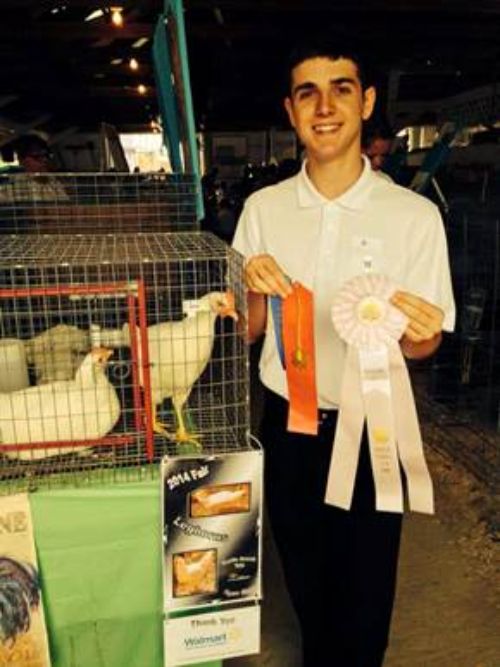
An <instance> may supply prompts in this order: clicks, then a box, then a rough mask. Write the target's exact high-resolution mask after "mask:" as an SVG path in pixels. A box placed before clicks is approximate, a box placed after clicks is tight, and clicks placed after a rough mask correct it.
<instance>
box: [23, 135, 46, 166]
mask: <svg viewBox="0 0 500 667" xmlns="http://www.w3.org/2000/svg"><path fill="white" fill-rule="evenodd" d="M14 151H15V152H16V154H17V157H18V159H21V160H22V159H24V158H25V157H27V156H29V155H33V154H35V153H47V155H48V154H49V153H50V150H49V145H48V143H47V142H46V141H45V140H44V139H42V137H39V136H38V135H37V134H25V135H23V136H22V137H19V138H18V139H17V140H16V141H15V142H14Z"/></svg>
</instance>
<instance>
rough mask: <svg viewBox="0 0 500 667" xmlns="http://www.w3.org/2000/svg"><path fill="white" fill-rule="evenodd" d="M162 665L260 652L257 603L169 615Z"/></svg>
mask: <svg viewBox="0 0 500 667" xmlns="http://www.w3.org/2000/svg"><path fill="white" fill-rule="evenodd" d="M164 634H165V637H164V639H165V667H175V666H177V665H192V664H197V663H199V662H203V661H206V660H216V659H219V660H222V659H226V658H237V657H238V656H242V655H252V654H254V653H259V651H260V606H259V605H258V604H251V605H248V606H245V607H241V608H238V609H225V610H224V611H217V612H210V613H208V614H196V615H190V616H182V617H180V618H169V619H168V620H166V621H165V627H164Z"/></svg>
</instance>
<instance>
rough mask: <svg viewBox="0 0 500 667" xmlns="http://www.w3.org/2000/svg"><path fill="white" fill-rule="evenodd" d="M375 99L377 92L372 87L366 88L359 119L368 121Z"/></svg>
mask: <svg viewBox="0 0 500 667" xmlns="http://www.w3.org/2000/svg"><path fill="white" fill-rule="evenodd" d="M376 99H377V92H376V90H375V88H374V87H373V86H370V87H369V88H367V89H366V90H365V91H364V93H363V108H362V110H361V117H362V119H363V120H368V118H370V116H371V115H372V113H373V108H374V107H375V100H376Z"/></svg>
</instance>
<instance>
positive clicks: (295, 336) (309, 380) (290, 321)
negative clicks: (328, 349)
mask: <svg viewBox="0 0 500 667" xmlns="http://www.w3.org/2000/svg"><path fill="white" fill-rule="evenodd" d="M292 290H293V291H292V293H291V294H290V295H289V296H288V297H287V298H286V299H285V300H284V301H283V302H282V327H281V335H282V340H283V351H284V354H283V356H284V360H285V364H284V365H285V371H286V379H287V384H288V400H289V411H288V425H287V428H288V430H289V431H292V432H294V433H305V434H308V435H316V434H317V432H318V400H317V392H316V362H315V353H314V302H313V294H312V292H311V291H310V290H308V289H307V288H305V287H303V286H302V285H300V284H299V283H293V284H292ZM275 328H276V322H275ZM278 349H279V348H278Z"/></svg>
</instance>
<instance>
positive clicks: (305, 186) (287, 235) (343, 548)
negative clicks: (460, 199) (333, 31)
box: [234, 44, 454, 667]
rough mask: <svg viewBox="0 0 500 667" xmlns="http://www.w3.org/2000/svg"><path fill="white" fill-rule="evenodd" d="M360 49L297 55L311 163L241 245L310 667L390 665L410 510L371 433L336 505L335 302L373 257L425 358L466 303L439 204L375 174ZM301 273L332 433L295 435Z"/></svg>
mask: <svg viewBox="0 0 500 667" xmlns="http://www.w3.org/2000/svg"><path fill="white" fill-rule="evenodd" d="M368 83H369V82H367V81H365V79H364V72H363V69H362V66H361V63H360V61H359V59H358V58H357V56H355V55H353V54H352V53H350V52H349V51H347V50H345V49H339V50H335V44H334V45H333V48H332V49H331V48H330V47H329V46H328V47H326V48H325V47H323V46H319V47H314V48H312V49H306V50H303V51H301V52H296V53H295V55H294V57H293V59H292V60H291V63H290V92H289V95H288V96H287V98H286V99H285V108H286V110H287V113H288V116H289V119H290V122H291V124H292V126H293V127H294V128H295V130H296V132H297V134H298V136H299V139H300V140H301V142H302V144H303V145H304V147H305V151H306V160H305V162H304V164H303V166H302V171H301V172H300V173H299V174H298V175H296V176H294V177H293V178H290V179H288V180H286V181H283V182H281V183H279V184H278V185H274V186H271V187H268V188H264V189H263V190H260V191H258V192H256V193H254V194H253V195H252V196H251V197H249V199H248V200H247V202H246V205H245V208H244V210H243V213H242V216H241V218H240V221H239V223H238V228H237V231H236V235H235V239H234V247H235V248H236V249H237V250H239V251H240V252H242V253H243V254H244V255H245V256H246V258H247V260H246V264H245V280H246V284H247V287H248V290H249V291H248V302H249V337H250V339H251V340H255V339H256V338H258V337H259V336H260V335H261V334H262V333H264V332H265V331H266V329H267V333H266V338H265V341H264V347H263V352H262V357H261V362H260V375H261V379H262V382H263V383H264V386H265V408H264V417H263V423H262V429H261V438H262V441H263V444H264V448H265V451H266V466H265V469H266V493H267V496H266V497H267V505H268V510H269V514H270V519H271V526H272V529H273V533H274V536H275V539H276V542H277V545H278V549H279V552H280V555H281V558H282V562H283V566H284V572H285V577H286V582H287V586H288V589H289V592H290V595H291V598H292V602H293V604H294V607H295V610H296V612H297V615H298V618H299V621H300V625H301V630H302V643H303V654H304V665H305V666H306V667H323V666H325V667H380V665H382V662H383V657H384V652H385V649H386V646H387V641H388V632H389V624H390V617H391V611H392V605H393V598H394V589H395V579H396V566H397V557H398V549H399V537H400V529H401V516H400V515H399V514H396V513H389V512H376V511H375V498H374V484H373V478H372V472H371V465H370V461H369V453H368V447H367V442H366V435H364V437H363V443H362V450H361V455H360V461H359V465H358V472H357V478H356V484H355V491H354V497H353V502H352V507H351V509H350V510H349V511H345V510H342V509H338V508H336V507H333V506H329V505H326V504H325V503H324V497H325V488H326V481H327V474H328V466H329V461H330V456H331V448H332V442H333V437H334V434H335V425H336V418H337V408H338V405H339V395H340V384H341V378H342V372H343V364H344V358H345V351H346V350H345V345H344V343H343V342H342V341H341V340H340V339H339V338H338V336H337V335H336V333H335V331H334V329H333V326H332V324H331V319H330V308H331V304H332V300H333V298H334V295H335V293H336V292H337V290H338V289H339V288H340V287H341V286H342V285H343V283H344V282H345V281H347V280H348V279H349V278H352V277H354V276H355V275H358V274H361V273H363V272H364V271H366V270H367V268H370V269H371V270H372V271H374V272H377V273H383V274H385V275H387V276H388V277H390V278H391V279H392V280H393V281H394V282H395V283H396V284H397V285H398V286H400V287H401V291H398V292H397V293H396V294H395V296H394V297H393V303H394V305H396V306H397V307H398V308H400V309H401V310H402V311H403V312H404V313H405V314H406V315H407V316H408V318H409V324H408V327H407V329H406V331H405V334H404V336H403V338H402V340H401V349H402V351H403V353H404V354H405V355H406V356H407V357H408V358H413V359H416V358H424V357H426V356H428V355H430V354H432V353H433V352H434V351H435V350H436V349H437V347H438V346H439V343H440V340H441V331H442V329H446V330H451V329H452V328H453V323H454V303H453V296H452V292H451V284H450V275H449V267H448V258H447V249H446V240H445V236H444V231H443V226H442V222H441V218H440V215H439V212H438V210H437V209H436V207H435V206H434V205H433V204H432V203H430V202H429V201H427V200H426V199H424V198H422V197H420V196H418V195H416V194H414V193H412V192H410V191H408V190H405V189H403V188H400V187H398V186H396V185H394V184H393V183H390V182H388V181H385V180H384V179H381V178H379V177H377V176H375V175H374V173H373V171H372V170H371V168H370V164H369V162H368V160H367V159H366V158H364V159H363V158H362V155H361V129H362V124H363V121H365V120H367V119H368V118H369V117H370V115H371V113H372V110H373V107H374V104H375V95H376V93H375V89H374V88H373V87H372V86H370V85H368ZM287 277H290V278H291V279H292V280H296V281H299V282H301V283H302V284H303V285H305V286H306V287H308V288H309V289H311V290H312V291H313V293H314V307H315V313H314V328H315V331H314V335H315V345H316V381H317V389H318V400H319V413H318V423H319V432H318V436H316V437H313V436H305V435H299V434H295V433H289V432H287V428H286V424H287V412H288V402H287V385H286V377H285V372H284V370H283V369H282V367H281V364H280V360H279V355H278V352H277V350H276V345H275V338H274V332H273V328H272V321H271V317H270V316H268V312H269V311H268V304H267V297H268V296H269V295H276V294H277V295H280V296H281V297H286V296H287V295H288V294H289V293H290V287H289V283H288V279H287Z"/></svg>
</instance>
